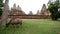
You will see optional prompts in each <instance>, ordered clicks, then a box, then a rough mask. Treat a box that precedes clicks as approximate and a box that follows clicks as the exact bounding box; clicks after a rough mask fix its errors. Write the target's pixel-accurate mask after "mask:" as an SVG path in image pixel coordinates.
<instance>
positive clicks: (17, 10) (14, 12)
mask: <svg viewBox="0 0 60 34" xmlns="http://www.w3.org/2000/svg"><path fill="white" fill-rule="evenodd" d="M50 14H51V13H50V12H49V10H47V8H46V5H45V4H43V6H42V9H41V11H39V10H37V13H36V14H33V12H32V11H29V14H26V13H25V12H24V11H23V10H22V8H21V7H20V6H19V5H18V6H16V4H14V5H13V7H12V8H11V10H10V14H9V16H10V17H11V16H15V17H16V16H18V17H20V18H50Z"/></svg>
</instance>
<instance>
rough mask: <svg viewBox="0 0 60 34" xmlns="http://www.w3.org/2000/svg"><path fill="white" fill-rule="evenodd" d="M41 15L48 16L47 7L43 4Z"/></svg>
mask: <svg viewBox="0 0 60 34" xmlns="http://www.w3.org/2000/svg"><path fill="white" fill-rule="evenodd" d="M40 15H46V5H45V4H43V6H42V10H41V13H40Z"/></svg>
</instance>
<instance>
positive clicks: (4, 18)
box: [1, 0, 9, 26]
mask: <svg viewBox="0 0 60 34" xmlns="http://www.w3.org/2000/svg"><path fill="white" fill-rule="evenodd" d="M8 3H9V0H5V4H4V8H3V13H2V16H1V24H2V25H3V26H5V25H6V23H7V19H8V11H9V6H8Z"/></svg>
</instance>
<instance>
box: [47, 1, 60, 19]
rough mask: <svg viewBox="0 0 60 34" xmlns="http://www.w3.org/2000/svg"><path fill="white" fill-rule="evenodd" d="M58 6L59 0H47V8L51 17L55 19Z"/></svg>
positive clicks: (59, 4)
mask: <svg viewBox="0 0 60 34" xmlns="http://www.w3.org/2000/svg"><path fill="white" fill-rule="evenodd" d="M59 8H60V1H59V0H56V1H51V0H49V2H48V10H50V12H51V17H52V19H54V20H56V19H57V16H56V15H57V13H58V9H59Z"/></svg>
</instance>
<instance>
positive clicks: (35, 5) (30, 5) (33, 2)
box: [9, 0, 49, 14]
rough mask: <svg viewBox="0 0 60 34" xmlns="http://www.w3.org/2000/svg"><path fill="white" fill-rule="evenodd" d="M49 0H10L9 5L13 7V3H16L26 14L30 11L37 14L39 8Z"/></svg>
mask: <svg viewBox="0 0 60 34" xmlns="http://www.w3.org/2000/svg"><path fill="white" fill-rule="evenodd" d="M48 1H49V0H9V6H10V8H11V7H13V4H14V3H16V5H19V6H20V7H21V8H22V10H23V11H24V12H25V13H26V14H28V13H29V11H32V12H33V13H34V14H36V12H37V10H39V11H40V10H41V8H42V5H43V4H46V6H47V3H48Z"/></svg>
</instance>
